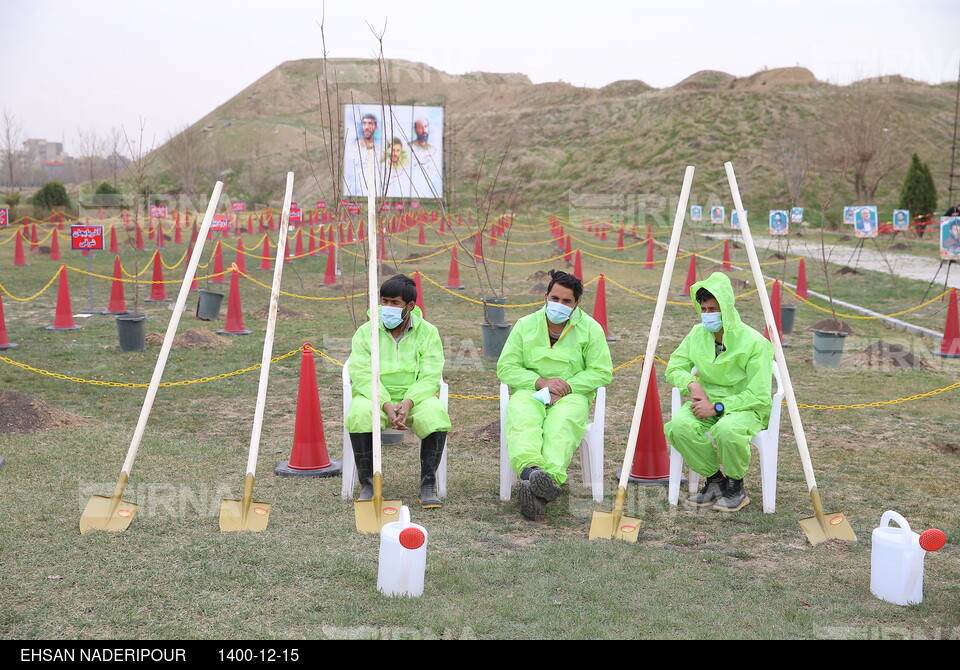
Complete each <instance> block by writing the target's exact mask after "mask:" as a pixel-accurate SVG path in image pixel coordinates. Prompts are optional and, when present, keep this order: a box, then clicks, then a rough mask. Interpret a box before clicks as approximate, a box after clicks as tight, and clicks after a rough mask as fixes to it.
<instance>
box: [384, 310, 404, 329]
mask: <svg viewBox="0 0 960 670" xmlns="http://www.w3.org/2000/svg"><path fill="white" fill-rule="evenodd" d="M380 320H381V321H382V322H383V326H384V328H386V329H387V330H393V329H394V328H396V327H397V326H399V325H400V324H401V323H403V307H390V306H389V305H383V306H381V307H380Z"/></svg>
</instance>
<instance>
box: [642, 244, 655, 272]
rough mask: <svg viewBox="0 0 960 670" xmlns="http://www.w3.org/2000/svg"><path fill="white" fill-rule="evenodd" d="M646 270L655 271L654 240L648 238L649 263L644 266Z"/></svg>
mask: <svg viewBox="0 0 960 670" xmlns="http://www.w3.org/2000/svg"><path fill="white" fill-rule="evenodd" d="M643 269H644V270H652V269H653V238H652V237H648V238H647V262H646V263H645V264H644V266H643Z"/></svg>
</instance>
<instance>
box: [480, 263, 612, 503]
mask: <svg viewBox="0 0 960 670" xmlns="http://www.w3.org/2000/svg"><path fill="white" fill-rule="evenodd" d="M550 277H551V279H550V284H549V285H548V286H547V293H546V296H545V297H546V303H547V304H546V306H545V307H544V309H541V310H539V311H538V312H535V313H533V314H530V315H528V316H525V317H523V318H522V319H520V320H519V321H517V323H516V325H515V326H514V327H513V331H512V332H511V333H510V337H509V338H508V339H507V342H506V344H505V345H504V347H503V352H502V353H501V354H500V360H499V361H498V363H497V376H498V377H499V378H500V381H501V382H503V383H504V384H506V385H507V386H509V387H510V388H511V390H512V395H511V396H510V402H509V403H508V404H507V419H506V432H507V436H506V438H507V452H508V454H509V457H510V467H511V468H513V470H514V472H516V473H517V474H518V475H520V482H519V485H518V488H517V502H518V503H519V504H520V512H521V514H523V516H524V517H526V518H527V519H530V520H531V521H535V520H536V518H537V515H538V514H539V513H540V511H541V510H542V509H543V507H544V505H546V504H547V503H548V502H551V501H553V500H556V499H557V496H558V495H559V494H560V485H561V484H563V483H564V482H565V481H567V467H568V466H569V465H570V460H571V458H573V453H574V452H575V451H576V449H577V446H578V445H579V444H580V440H582V439H583V435H584V433H585V432H586V430H587V417H588V414H589V411H590V405H591V404H593V400H594V397H595V396H596V392H597V389H598V388H600V387H601V386H606V385H607V384H609V383H610V380H611V379H612V378H613V365H612V364H611V362H610V349H609V347H608V346H607V340H606V337H605V336H604V333H603V327H602V326H600V324H599V323H597V322H596V321H594V320H593V319H592V318H590V317H589V316H588V315H587V314H585V313H584V312H583V310H581V309H579V307H578V306H579V304H580V297H581V296H582V295H583V283H582V282H581V281H580V280H579V279H577V278H576V277H575V276H573V275H571V274H567V273H566V272H560V271H559V270H552V271H551V272H550Z"/></svg>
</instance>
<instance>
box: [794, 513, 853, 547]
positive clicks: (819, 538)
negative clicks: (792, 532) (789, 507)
mask: <svg viewBox="0 0 960 670" xmlns="http://www.w3.org/2000/svg"><path fill="white" fill-rule="evenodd" d="M823 520H824V523H822V524H821V523H820V520H819V519H818V518H817V517H816V516H809V517H807V518H805V519H800V528H802V529H803V532H804V533H806V535H807V539H808V540H810V544H812V545H818V544H820V543H821V542H826V541H827V540H846V541H848V542H856V541H857V535H856V533H854V532H853V528H852V527H851V526H850V522H849V521H847V517H846V516H844V515H843V513H841V512H834V513H832V514H824V515H823Z"/></svg>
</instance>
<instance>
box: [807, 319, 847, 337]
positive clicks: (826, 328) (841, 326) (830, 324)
mask: <svg viewBox="0 0 960 670" xmlns="http://www.w3.org/2000/svg"><path fill="white" fill-rule="evenodd" d="M810 330H820V331H823V332H824V333H847V334H850V333H852V332H853V328H851V327H850V326H848V325H847V324H845V323H844V322H843V321H838V320H836V319H824V320H823V321H817V322H816V323H815V324H813V325H812V326H810Z"/></svg>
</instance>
